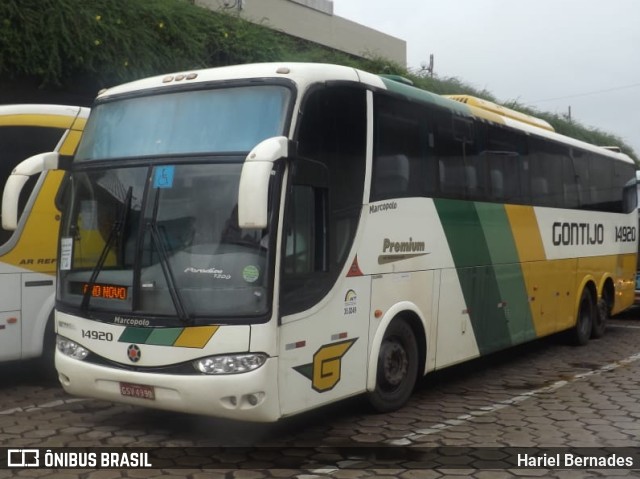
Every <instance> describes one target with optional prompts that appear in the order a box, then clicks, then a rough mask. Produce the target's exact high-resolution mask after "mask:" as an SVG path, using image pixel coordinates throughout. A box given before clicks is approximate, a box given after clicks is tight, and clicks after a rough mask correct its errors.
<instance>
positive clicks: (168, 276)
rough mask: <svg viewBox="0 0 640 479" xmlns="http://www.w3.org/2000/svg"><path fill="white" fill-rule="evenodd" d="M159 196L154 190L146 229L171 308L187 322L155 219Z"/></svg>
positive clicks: (187, 315)
mask: <svg viewBox="0 0 640 479" xmlns="http://www.w3.org/2000/svg"><path fill="white" fill-rule="evenodd" d="M159 196H160V190H159V189H157V190H156V200H155V204H154V205H153V216H152V217H151V219H150V220H149V221H148V222H147V225H146V227H147V229H148V230H149V231H150V232H151V241H152V243H154V244H155V246H156V249H157V251H158V256H159V257H160V267H161V268H162V274H163V275H164V279H165V280H166V282H167V287H168V288H169V295H170V296H171V301H173V306H174V307H175V308H176V313H177V314H178V318H179V319H180V321H183V322H187V321H189V314H188V313H187V310H186V308H185V306H184V300H183V299H182V295H181V294H180V291H179V290H178V288H177V287H176V280H175V277H174V275H173V270H172V269H171V265H170V264H169V255H168V254H167V250H166V248H165V247H164V244H163V242H162V237H161V236H160V232H159V231H158V223H157V220H156V218H157V217H158V199H159Z"/></svg>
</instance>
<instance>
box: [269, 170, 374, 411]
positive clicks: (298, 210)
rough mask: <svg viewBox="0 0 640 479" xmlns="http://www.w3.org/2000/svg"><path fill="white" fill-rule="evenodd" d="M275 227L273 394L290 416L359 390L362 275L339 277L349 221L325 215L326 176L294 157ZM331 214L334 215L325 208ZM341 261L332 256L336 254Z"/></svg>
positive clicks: (363, 346)
mask: <svg viewBox="0 0 640 479" xmlns="http://www.w3.org/2000/svg"><path fill="white" fill-rule="evenodd" d="M297 161H298V164H297V165H296V170H295V172H294V175H295V176H294V182H293V184H292V185H291V186H290V188H289V190H288V193H289V194H288V200H287V205H286V210H285V221H284V225H283V237H284V241H283V245H282V253H281V258H282V266H281V275H282V276H281V293H280V315H281V326H280V338H279V358H280V359H279V369H280V370H279V394H280V404H281V414H282V415H284V416H286V415H291V414H294V413H297V412H301V411H304V410H308V409H312V408H314V407H317V406H319V405H322V404H326V403H329V402H332V401H335V400H338V399H342V398H345V397H348V396H352V395H355V394H358V393H360V392H363V391H364V390H365V385H366V355H367V347H368V318H369V304H370V291H371V285H370V278H369V277H368V276H362V275H359V276H349V275H346V274H345V268H344V267H343V266H341V265H344V264H345V257H346V256H347V255H348V254H349V250H350V247H349V246H350V244H351V241H350V240H347V241H346V243H347V244H346V245H345V244H342V243H344V242H341V241H340V238H342V237H344V238H351V239H352V238H353V234H349V233H348V231H347V232H345V230H348V229H349V228H353V229H354V231H355V228H356V225H357V217H356V219H355V220H353V219H350V217H349V215H346V216H344V217H340V216H339V215H336V214H332V213H330V212H329V210H330V206H329V195H328V188H327V171H326V168H325V167H324V166H323V165H321V164H314V162H307V161H305V160H297ZM333 211H335V210H333ZM341 248H342V249H343V254H344V256H343V257H341V258H340V254H339V251H337V250H339V249H341Z"/></svg>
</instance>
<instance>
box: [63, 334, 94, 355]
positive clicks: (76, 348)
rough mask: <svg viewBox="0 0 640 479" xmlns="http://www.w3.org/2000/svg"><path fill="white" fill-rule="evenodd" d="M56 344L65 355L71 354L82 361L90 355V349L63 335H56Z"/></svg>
mask: <svg viewBox="0 0 640 479" xmlns="http://www.w3.org/2000/svg"><path fill="white" fill-rule="evenodd" d="M56 345H57V347H58V351H60V352H61V353H62V354H64V355H65V356H70V357H72V358H74V359H79V360H80V361H82V360H83V359H84V358H86V357H87V356H88V355H89V350H87V349H85V348H83V347H82V346H80V345H79V344H78V343H76V342H74V341H71V340H70V339H67V338H65V337H63V336H56Z"/></svg>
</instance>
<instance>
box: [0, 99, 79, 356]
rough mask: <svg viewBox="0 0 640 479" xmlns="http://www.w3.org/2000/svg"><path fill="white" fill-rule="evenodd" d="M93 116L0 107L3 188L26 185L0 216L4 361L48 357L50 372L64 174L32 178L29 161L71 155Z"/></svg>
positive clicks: (0, 350) (0, 352)
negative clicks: (51, 153) (58, 199)
mask: <svg viewBox="0 0 640 479" xmlns="http://www.w3.org/2000/svg"><path fill="white" fill-rule="evenodd" d="M88 115H89V110H88V109H87V108H81V107H75V106H62V105H35V104H34V105H0V184H5V182H7V181H9V183H13V182H15V181H17V182H18V183H20V184H21V186H22V185H24V187H23V188H22V195H21V196H20V198H19V199H18V201H16V202H14V203H13V204H10V203H9V202H7V203H6V204H3V209H2V229H0V361H11V360H21V359H29V358H37V357H42V355H43V353H44V355H45V356H47V357H46V358H43V359H45V361H48V363H49V364H50V365H51V366H52V365H53V352H54V346H55V335H54V323H53V309H54V303H55V271H56V252H57V239H58V230H59V227H60V210H59V208H58V207H57V206H56V202H55V198H56V194H57V191H58V186H59V185H60V182H61V180H62V175H63V172H60V171H49V172H42V173H41V174H32V166H31V165H32V164H33V160H32V159H31V160H30V159H29V158H31V157H33V155H36V154H38V153H42V152H49V151H52V150H53V151H55V152H58V153H60V154H61V155H71V154H73V153H74V151H75V149H76V146H77V145H78V141H79V139H80V133H81V131H82V128H83V127H84V124H85V122H86V119H87V117H88ZM23 160H24V161H23ZM12 172H13V175H12ZM9 178H11V180H9ZM9 190H11V185H9Z"/></svg>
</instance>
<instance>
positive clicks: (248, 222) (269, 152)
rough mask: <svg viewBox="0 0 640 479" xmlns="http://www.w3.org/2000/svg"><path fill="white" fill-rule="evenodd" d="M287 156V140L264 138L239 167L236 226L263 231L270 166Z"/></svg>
mask: <svg viewBox="0 0 640 479" xmlns="http://www.w3.org/2000/svg"><path fill="white" fill-rule="evenodd" d="M288 154H289V140H288V139H287V138H285V137H284V136H277V137H273V138H268V139H266V140H264V141H263V142H261V143H259V144H258V145H257V146H256V147H255V148H254V149H253V150H251V152H250V153H249V155H248V156H247V158H246V160H245V162H244V164H243V165H242V173H241V174H240V187H239V190H238V226H240V228H254V229H263V228H266V227H267V221H268V202H269V180H270V178H271V171H272V170H273V163H274V162H275V161H276V160H279V159H280V158H286V157H287V156H288Z"/></svg>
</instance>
